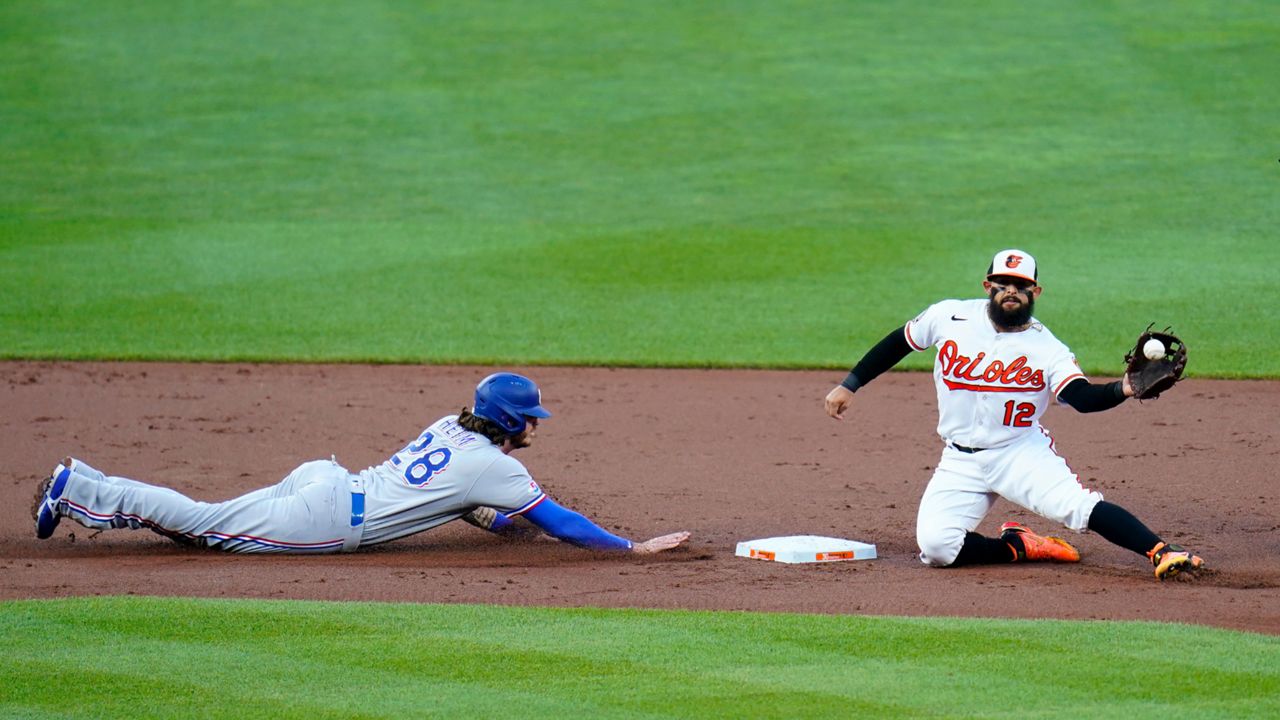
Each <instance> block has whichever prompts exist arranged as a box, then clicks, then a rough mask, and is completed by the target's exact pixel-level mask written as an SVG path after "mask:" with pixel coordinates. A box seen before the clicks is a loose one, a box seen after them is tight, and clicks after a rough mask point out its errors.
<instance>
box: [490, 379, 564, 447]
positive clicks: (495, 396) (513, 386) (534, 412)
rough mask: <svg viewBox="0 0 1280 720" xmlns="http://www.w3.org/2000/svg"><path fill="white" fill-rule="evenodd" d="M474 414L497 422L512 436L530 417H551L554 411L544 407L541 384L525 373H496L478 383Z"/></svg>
mask: <svg viewBox="0 0 1280 720" xmlns="http://www.w3.org/2000/svg"><path fill="white" fill-rule="evenodd" d="M471 412H472V413H473V414H475V415H478V416H479V417H482V418H484V419H485V420H490V421H492V422H494V423H497V425H498V427H500V428H502V429H503V431H505V432H506V433H507V434H509V435H519V434H520V433H522V432H524V429H525V426H526V425H527V424H528V422H527V421H526V420H525V418H527V417H535V418H547V417H551V413H549V412H547V411H546V409H544V408H543V407H542V392H541V391H540V390H538V385H537V384H536V383H535V382H534V381H532V380H530V379H529V378H527V377H525V376H523V375H517V374H515V373H509V372H500V373H494V374H492V375H490V376H489V377H487V378H485V379H483V380H481V381H480V384H479V385H477V386H476V406H475V409H474V410H472V411H471Z"/></svg>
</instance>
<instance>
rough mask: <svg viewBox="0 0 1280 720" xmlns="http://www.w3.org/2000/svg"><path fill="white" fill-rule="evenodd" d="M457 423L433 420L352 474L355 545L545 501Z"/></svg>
mask: <svg viewBox="0 0 1280 720" xmlns="http://www.w3.org/2000/svg"><path fill="white" fill-rule="evenodd" d="M457 420H458V416H457V415H449V416H447V417H444V418H441V419H440V420H438V421H436V422H435V423H434V424H432V425H431V426H430V427H428V428H427V429H426V430H423V431H422V434H421V435H419V436H418V438H417V439H416V440H414V441H413V442H411V443H409V444H408V445H406V446H405V447H404V449H402V450H400V451H399V452H397V453H395V454H394V455H392V456H391V457H390V458H388V459H387V460H386V462H383V463H382V464H380V465H377V466H375V467H371V468H369V469H367V470H364V471H362V472H361V473H360V478H361V480H362V481H363V484H364V493H365V522H364V524H365V529H364V537H363V538H362V539H361V541H360V544H361V545H372V544H375V543H380V542H386V541H388V540H394V539H396V538H399V537H404V536H405V535H412V534H414V533H417V532H422V531H423V530H428V529H430V528H433V527H436V526H437V525H441V524H444V523H447V522H449V521H450V520H456V519H457V518H459V517H462V516H463V515H465V514H466V513H468V512H470V511H472V510H474V509H475V508H476V507H477V506H480V505H484V506H487V507H491V508H494V509H495V510H499V511H501V512H503V513H505V514H507V515H519V514H521V513H524V512H525V511H527V510H529V508H532V507H533V506H534V505H537V504H538V503H539V502H541V501H542V499H543V498H544V497H546V495H545V494H544V493H543V492H542V489H541V488H539V487H538V483H536V482H534V480H533V478H532V477H530V476H529V471H528V470H526V469H525V467H524V465H523V464H521V462H520V461H519V460H516V459H515V458H513V457H511V456H510V455H507V454H504V453H503V452H502V450H501V449H500V448H499V447H498V446H497V445H494V444H493V443H492V442H491V441H490V440H489V438H487V437H485V436H484V435H481V434H479V433H474V432H471V431H469V430H466V429H464V428H463V427H462V426H461V425H459V424H458V422H457Z"/></svg>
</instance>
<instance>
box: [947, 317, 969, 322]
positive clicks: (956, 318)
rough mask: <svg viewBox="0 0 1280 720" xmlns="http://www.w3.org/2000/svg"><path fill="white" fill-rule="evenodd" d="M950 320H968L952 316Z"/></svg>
mask: <svg viewBox="0 0 1280 720" xmlns="http://www.w3.org/2000/svg"><path fill="white" fill-rule="evenodd" d="M951 319H952V320H955V321H957V322H960V321H962V320H968V319H969V318H962V317H956V316H955V315H952V316H951Z"/></svg>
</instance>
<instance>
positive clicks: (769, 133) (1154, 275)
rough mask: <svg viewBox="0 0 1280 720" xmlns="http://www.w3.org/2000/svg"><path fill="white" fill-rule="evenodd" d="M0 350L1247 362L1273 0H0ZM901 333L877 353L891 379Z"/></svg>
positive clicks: (1272, 54) (1269, 100)
mask: <svg viewBox="0 0 1280 720" xmlns="http://www.w3.org/2000/svg"><path fill="white" fill-rule="evenodd" d="M0 28H3V30H0V97H3V98H4V102H3V103H0V127H3V128H4V131H3V132H0V157H3V162H0V282H3V284H4V286H5V292H4V293H3V294H0V357H7V358H76V359H90V358H145V359H199V360H226V359H253V360H267V361H274V360H371V361H377V362H381V361H411V362H418V361H424V362H464V361H465V362H484V363H488V362H494V363H530V362H532V363H585V364H615V365H694V366H700V365H724V366H737V365H749V366H781V367H833V368H838V367H847V366H848V365H850V364H852V362H853V361H854V360H856V359H857V357H858V356H859V355H860V354H861V353H862V352H863V351H864V350H865V349H866V348H867V347H869V346H870V344H872V343H873V342H875V341H876V340H878V339H879V338H880V337H881V336H882V335H883V334H884V333H886V332H887V331H888V330H889V329H891V328H892V327H895V326H897V325H900V324H901V323H902V322H904V321H905V320H906V319H908V318H910V317H912V316H913V315H915V314H916V313H917V312H918V311H919V310H921V309H922V308H923V307H924V306H925V305H927V304H929V303H930V302H933V301H934V300H936V299H939V298H941V297H963V296H968V295H971V294H973V293H974V292H975V291H976V290H977V286H976V283H977V281H978V276H979V274H980V273H981V271H982V270H983V269H985V266H986V263H987V261H988V259H989V257H990V255H991V254H992V253H993V252H994V251H995V250H998V249H1000V248H1001V247H1005V246H1019V247H1023V248H1024V249H1027V250H1029V251H1031V252H1033V253H1035V254H1036V255H1037V256H1038V257H1039V259H1040V260H1041V263H1042V266H1043V273H1042V280H1043V282H1044V284H1045V286H1046V287H1047V291H1046V293H1045V295H1044V297H1043V298H1042V300H1041V304H1040V310H1039V312H1038V314H1039V316H1040V317H1041V318H1042V319H1043V320H1044V321H1045V322H1046V323H1048V324H1049V325H1050V327H1051V328H1053V329H1054V330H1055V331H1056V332H1057V333H1058V334H1059V336H1061V337H1063V338H1064V339H1065V340H1067V342H1068V343H1069V344H1070V345H1071V346H1072V347H1073V348H1074V349H1075V350H1076V352H1077V355H1078V356H1079V358H1080V360H1081V363H1082V365H1083V366H1084V367H1085V368H1086V369H1088V370H1091V371H1095V372H1109V373H1115V372H1118V370H1119V368H1120V366H1121V362H1120V356H1121V355H1122V354H1123V351H1124V350H1125V349H1126V346H1127V344H1128V343H1130V342H1131V341H1132V338H1133V337H1134V336H1135V334H1136V332H1137V331H1138V330H1140V329H1141V328H1142V327H1144V326H1145V325H1146V324H1147V323H1148V322H1149V321H1152V320H1155V321H1158V322H1160V323H1171V324H1173V325H1175V326H1176V329H1177V330H1179V331H1181V332H1182V333H1183V334H1184V336H1185V337H1186V339H1187V341H1188V344H1189V345H1190V347H1191V357H1192V361H1191V365H1190V368H1189V371H1190V373H1191V374H1198V375H1217V376H1249V377H1277V376H1280V353H1276V352H1275V349H1276V341H1275V338H1276V337H1280V311H1278V310H1277V308H1280V283H1276V282H1275V279H1274V274H1275V268H1276V267H1278V266H1280V262H1278V261H1280V249H1278V248H1277V244H1276V243H1275V240H1274V233H1275V228H1276V227H1277V225H1280V222H1278V221H1280V203H1277V202H1276V201H1275V192H1274V191H1275V188H1276V183H1277V182H1278V181H1280V165H1277V163H1276V159H1277V152H1278V151H1277V147H1276V146H1275V144H1274V142H1273V139H1274V137H1273V136H1274V133H1273V130H1274V120H1275V118H1276V117H1277V116H1280V98H1277V96H1276V94H1275V92H1274V87H1273V80H1272V78H1275V77H1280V53H1277V52H1276V51H1275V49H1274V43H1273V42H1272V41H1273V39H1274V38H1275V37H1276V36H1277V35H1278V34H1280V15H1277V14H1276V13H1275V12H1274V6H1273V4H1272V3H1269V2H1237V3H1229V4H1221V3H1220V4H1212V5H1206V4H1203V3H1190V2H1182V3H1125V4H1115V3H1105V2H1086V3H1071V4H1069V5H1064V4H1062V3H1057V2H1050V1H1049V0H1044V1H1041V2H1025V1H1022V0H1017V1H1014V0H1007V1H1000V2H985V3H980V4H978V5H974V4H972V3H967V4H955V5H951V4H937V3H924V4H922V3H905V2H876V3H872V2H864V3H848V4H843V3H842V4H831V3H821V2H785V1H778V0H760V1H758V2H751V1H748V0H740V1H735V2H692V3H628V2H623V1H622V0H617V1H609V0H599V1H595V2H585V1H584V2H554V1H551V0H548V1H546V2H538V3H533V4H529V3H518V2H467V3H420V2H411V1H409V0H404V1H402V2H398V1H394V0H387V1H384V2H373V1H370V2H363V3H357V2H353V3H321V4H316V3H307V2H299V1H295V2H288V1H284V0H281V1H278V2H277V1H272V2H265V1H264V2H240V3H234V4H227V3H206V2H176V3H175V2H169V1H167V0H166V1H165V2H161V1H159V0H151V1H145V0H130V1H129V2H124V1H123V0H114V1H110V0H109V1H104V2H94V3H82V2H70V1H68V2H52V1H44V2H22V3H4V4H0ZM927 362H928V359H927V358H925V357H924V356H916V357H913V358H912V359H910V360H909V361H908V366H909V367H916V368H920V367H924V366H925V365H926V364H927Z"/></svg>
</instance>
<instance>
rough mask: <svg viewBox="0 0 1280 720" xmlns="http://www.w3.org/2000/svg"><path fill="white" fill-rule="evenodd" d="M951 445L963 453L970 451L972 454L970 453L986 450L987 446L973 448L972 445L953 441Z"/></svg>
mask: <svg viewBox="0 0 1280 720" xmlns="http://www.w3.org/2000/svg"><path fill="white" fill-rule="evenodd" d="M951 447H953V448H955V449H957V450H959V451H960V452H962V453H968V454H970V455H972V454H974V453H980V452H982V451H983V450H986V448H971V447H965V446H964V445H960V444H957V443H951Z"/></svg>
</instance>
